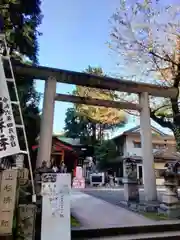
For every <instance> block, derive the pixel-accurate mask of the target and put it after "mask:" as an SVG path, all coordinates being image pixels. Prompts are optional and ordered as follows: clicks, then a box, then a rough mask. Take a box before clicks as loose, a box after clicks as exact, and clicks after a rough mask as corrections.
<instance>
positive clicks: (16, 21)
mask: <svg viewBox="0 0 180 240" xmlns="http://www.w3.org/2000/svg"><path fill="white" fill-rule="evenodd" d="M40 4H41V2H40V0H32V1H28V0H20V1H19V0H3V1H1V4H0V14H1V16H2V17H3V20H4V32H5V35H6V40H7V44H8V48H9V50H10V54H11V56H12V58H13V59H16V60H18V61H21V62H23V63H28V64H37V63H38V61H37V56H38V42H37V39H38V36H39V35H40V33H39V32H38V26H39V24H40V23H41V19H42V15H41V10H40ZM15 79H16V84H17V89H18V94H19V98H20V103H21V108H22V112H23V117H24V121H25V126H26V130H27V138H28V144H29V148H30V151H31V149H32V145H33V144H35V138H36V137H37V135H38V133H39V122H40V117H39V109H38V105H39V99H40V95H39V94H38V93H37V92H36V90H35V86H34V81H33V79H31V78H29V77H24V76H19V75H15ZM10 93H11V96H12V98H13V92H12V89H10ZM14 112H15V114H16V115H17V114H18V113H17V109H14ZM15 119H16V121H18V119H17V116H16V117H15Z"/></svg>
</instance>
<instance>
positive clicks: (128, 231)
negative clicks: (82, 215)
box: [72, 221, 180, 240]
mask: <svg viewBox="0 0 180 240" xmlns="http://www.w3.org/2000/svg"><path fill="white" fill-rule="evenodd" d="M179 229H180V221H178V222H176V223H175V222H172V221H169V222H168V223H166V222H165V221H162V222H161V223H158V222H157V224H156V225H154V224H153V225H152V224H150V225H149V224H148V225H144V226H129V227H127V226H125V227H123V226H122V227H112V228H104V229H103V228H100V229H87V228H82V227H81V228H79V229H72V239H79V240H80V239H108V238H109V239H123V240H126V239H127V240H128V239H129V240H130V239H132V240H138V239H159V240H160V239H180V230H179ZM176 236H178V238H175V237H176ZM172 237H173V238H172Z"/></svg>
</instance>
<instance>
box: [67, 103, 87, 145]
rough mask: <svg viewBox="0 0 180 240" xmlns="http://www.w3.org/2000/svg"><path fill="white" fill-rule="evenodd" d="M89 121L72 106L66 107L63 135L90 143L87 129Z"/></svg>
mask: <svg viewBox="0 0 180 240" xmlns="http://www.w3.org/2000/svg"><path fill="white" fill-rule="evenodd" d="M88 124H89V121H88V120H87V119H86V118H85V117H83V116H80V115H79V114H78V112H77V111H76V109H75V108H74V107H72V108H68V109H67V111H66V117H65V127H64V130H65V136H66V137H70V138H80V140H81V142H83V143H85V142H87V143H90V139H89V138H90V132H89V131H88Z"/></svg>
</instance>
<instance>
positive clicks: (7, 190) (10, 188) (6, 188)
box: [4, 184, 12, 192]
mask: <svg viewBox="0 0 180 240" xmlns="http://www.w3.org/2000/svg"><path fill="white" fill-rule="evenodd" d="M4 190H5V191H6V192H12V185H10V184H7V185H5V186H4Z"/></svg>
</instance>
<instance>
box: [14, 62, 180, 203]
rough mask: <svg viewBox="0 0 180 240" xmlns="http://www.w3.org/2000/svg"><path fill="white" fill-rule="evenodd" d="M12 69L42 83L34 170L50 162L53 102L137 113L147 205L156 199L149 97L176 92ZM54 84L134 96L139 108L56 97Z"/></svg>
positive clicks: (64, 72) (26, 68)
mask: <svg viewBox="0 0 180 240" xmlns="http://www.w3.org/2000/svg"><path fill="white" fill-rule="evenodd" d="M13 68H14V71H15V72H16V73H18V74H21V75H25V76H30V77H32V78H34V79H40V80H45V81H46V83H45V92H44V103H43V113H42V119H41V129H40V142H39V151H38V157H37V167H39V166H40V165H41V163H42V161H47V162H48V163H49V162H50V154H51V144H52V133H53V117H54V104H55V101H64V102H73V103H79V104H88V105H98V106H105V107H112V108H121V109H131V110H137V111H139V112H140V127H141V142H142V156H143V170H144V191H145V196H146V200H147V201H152V200H156V199H157V191H156V181H155V172H154V167H153V163H154V158H153V151H152V133H151V124H150V111H149V95H152V96H156V97H165V98H176V96H177V95H178V94H179V92H178V89H176V88H173V87H162V86H157V85H151V84H144V83H137V82H132V81H125V80H119V79H114V78H109V77H99V76H93V75H90V74H87V73H79V72H72V71H67V70H61V69H54V68H48V67H42V66H38V67H36V66H26V65H19V64H15V63H14V64H13ZM57 82H62V83H68V84H75V85H81V86H87V87H93V88H101V89H109V90H116V91H120V92H128V93H136V94H138V95H139V104H133V103H127V102H115V101H107V100H99V99H92V98H84V97H77V96H71V95H65V94H56V83H57Z"/></svg>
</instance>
